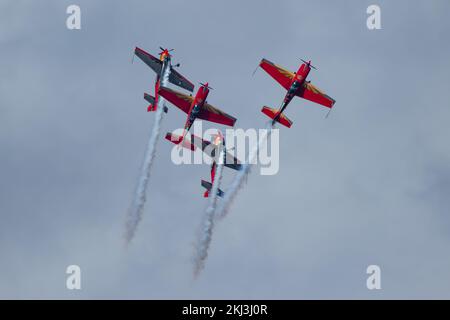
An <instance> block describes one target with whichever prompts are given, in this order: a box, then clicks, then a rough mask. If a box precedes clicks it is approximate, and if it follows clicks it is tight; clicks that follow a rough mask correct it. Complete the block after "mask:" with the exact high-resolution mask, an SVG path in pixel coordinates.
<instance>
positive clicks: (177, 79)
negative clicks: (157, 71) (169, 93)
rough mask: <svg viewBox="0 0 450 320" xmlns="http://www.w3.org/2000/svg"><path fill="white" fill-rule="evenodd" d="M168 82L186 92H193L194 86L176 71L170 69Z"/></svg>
mask: <svg viewBox="0 0 450 320" xmlns="http://www.w3.org/2000/svg"><path fill="white" fill-rule="evenodd" d="M169 81H170V82H171V83H173V84H174V85H177V86H179V87H181V88H183V89H186V90H187V91H190V92H192V91H194V84H193V83H192V82H190V81H189V80H188V79H186V78H185V77H183V76H182V75H181V74H180V73H179V72H178V71H176V70H175V69H174V68H172V67H171V68H170V75H169Z"/></svg>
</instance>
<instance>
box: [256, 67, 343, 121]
mask: <svg viewBox="0 0 450 320" xmlns="http://www.w3.org/2000/svg"><path fill="white" fill-rule="evenodd" d="M302 62H303V64H302V65H301V66H300V68H299V69H298V71H297V72H291V71H289V70H286V69H284V68H282V67H280V66H278V65H276V64H274V63H272V62H270V61H269V60H266V59H262V60H261V62H260V63H259V66H260V67H261V68H263V69H264V70H265V71H266V72H267V73H268V74H269V75H270V76H271V77H272V78H274V79H275V80H276V81H277V82H278V83H279V84H280V85H281V86H282V87H283V88H285V89H286V90H287V93H286V96H285V97H284V100H283V103H282V104H281V107H280V108H279V109H278V110H276V109H273V108H269V107H266V106H265V107H263V108H262V110H261V111H262V112H263V113H264V114H265V115H267V116H268V117H269V118H271V119H273V121H272V125H273V124H275V122H279V123H281V124H282V125H284V126H286V127H288V128H290V127H291V125H292V121H291V120H289V119H288V117H286V116H285V115H284V114H283V111H284V109H286V107H287V106H288V104H289V102H291V100H292V98H293V97H294V96H298V97H301V98H304V99H307V100H309V101H312V102H315V103H318V104H321V105H323V106H325V107H327V108H330V109H331V108H332V107H333V105H334V103H335V102H336V101H335V100H334V99H333V98H331V97H330V96H328V95H326V94H325V93H324V92H322V91H321V90H320V89H319V88H317V87H316V86H313V85H312V84H311V82H310V81H306V77H307V76H308V74H309V72H310V71H311V68H314V69H316V68H315V67H314V66H312V65H311V61H308V62H307V61H305V60H303V59H302Z"/></svg>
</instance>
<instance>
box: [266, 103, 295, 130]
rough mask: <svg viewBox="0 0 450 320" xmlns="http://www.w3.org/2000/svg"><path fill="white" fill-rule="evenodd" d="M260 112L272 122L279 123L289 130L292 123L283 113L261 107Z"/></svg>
mask: <svg viewBox="0 0 450 320" xmlns="http://www.w3.org/2000/svg"><path fill="white" fill-rule="evenodd" d="M261 112H262V113H264V114H265V115H266V116H268V117H269V118H270V119H273V121H276V122H279V123H281V124H282V125H283V126H285V127H288V128H290V127H291V125H292V121H291V120H289V118H288V117H286V116H285V115H284V114H283V113H278V110H276V109H272V108H269V107H263V108H262V109H261Z"/></svg>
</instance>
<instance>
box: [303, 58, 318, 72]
mask: <svg viewBox="0 0 450 320" xmlns="http://www.w3.org/2000/svg"><path fill="white" fill-rule="evenodd" d="M300 60H302V62H303V63H306V64H307V65H308V66H309V67H311V68H313V69H315V70H317V68H316V67H314V66H313V65H312V64H311V61H305V60H303V59H300Z"/></svg>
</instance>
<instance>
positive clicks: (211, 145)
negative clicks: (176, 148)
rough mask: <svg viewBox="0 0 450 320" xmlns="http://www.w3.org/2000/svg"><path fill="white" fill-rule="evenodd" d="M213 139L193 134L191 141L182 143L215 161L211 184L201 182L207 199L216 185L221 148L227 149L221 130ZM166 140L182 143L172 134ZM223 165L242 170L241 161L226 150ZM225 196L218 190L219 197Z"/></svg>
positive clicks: (212, 168) (168, 134)
mask: <svg viewBox="0 0 450 320" xmlns="http://www.w3.org/2000/svg"><path fill="white" fill-rule="evenodd" d="M211 138H212V139H211V141H207V140H204V139H202V138H200V137H198V136H196V135H193V134H191V137H190V139H183V141H182V143H181V145H182V146H183V147H184V148H187V149H191V150H192V151H195V150H196V149H197V148H201V149H202V151H203V152H204V153H206V154H207V155H208V156H210V157H211V158H212V159H213V163H212V164H211V182H208V181H205V180H202V181H201V183H202V187H203V188H205V189H206V191H205V193H204V194H203V196H204V197H205V198H207V197H209V194H210V192H211V189H212V186H213V184H214V178H215V175H216V168H217V161H218V159H217V158H218V157H219V155H220V150H221V149H220V148H225V138H224V136H223V134H222V132H220V130H217V134H214V135H212V137H211ZM166 139H167V140H169V141H171V142H173V143H175V144H179V143H180V142H181V137H180V136H178V135H176V134H173V133H170V132H168V133H167V134H166ZM223 165H224V166H225V167H228V168H230V169H233V170H238V171H239V170H241V169H242V164H241V163H240V162H239V160H238V159H236V158H235V157H234V156H233V155H232V154H231V153H229V152H228V151H226V149H225V150H224V153H223ZM224 194H225V193H224V192H223V191H222V190H220V189H218V190H217V195H218V196H219V197H223V196H224Z"/></svg>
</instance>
